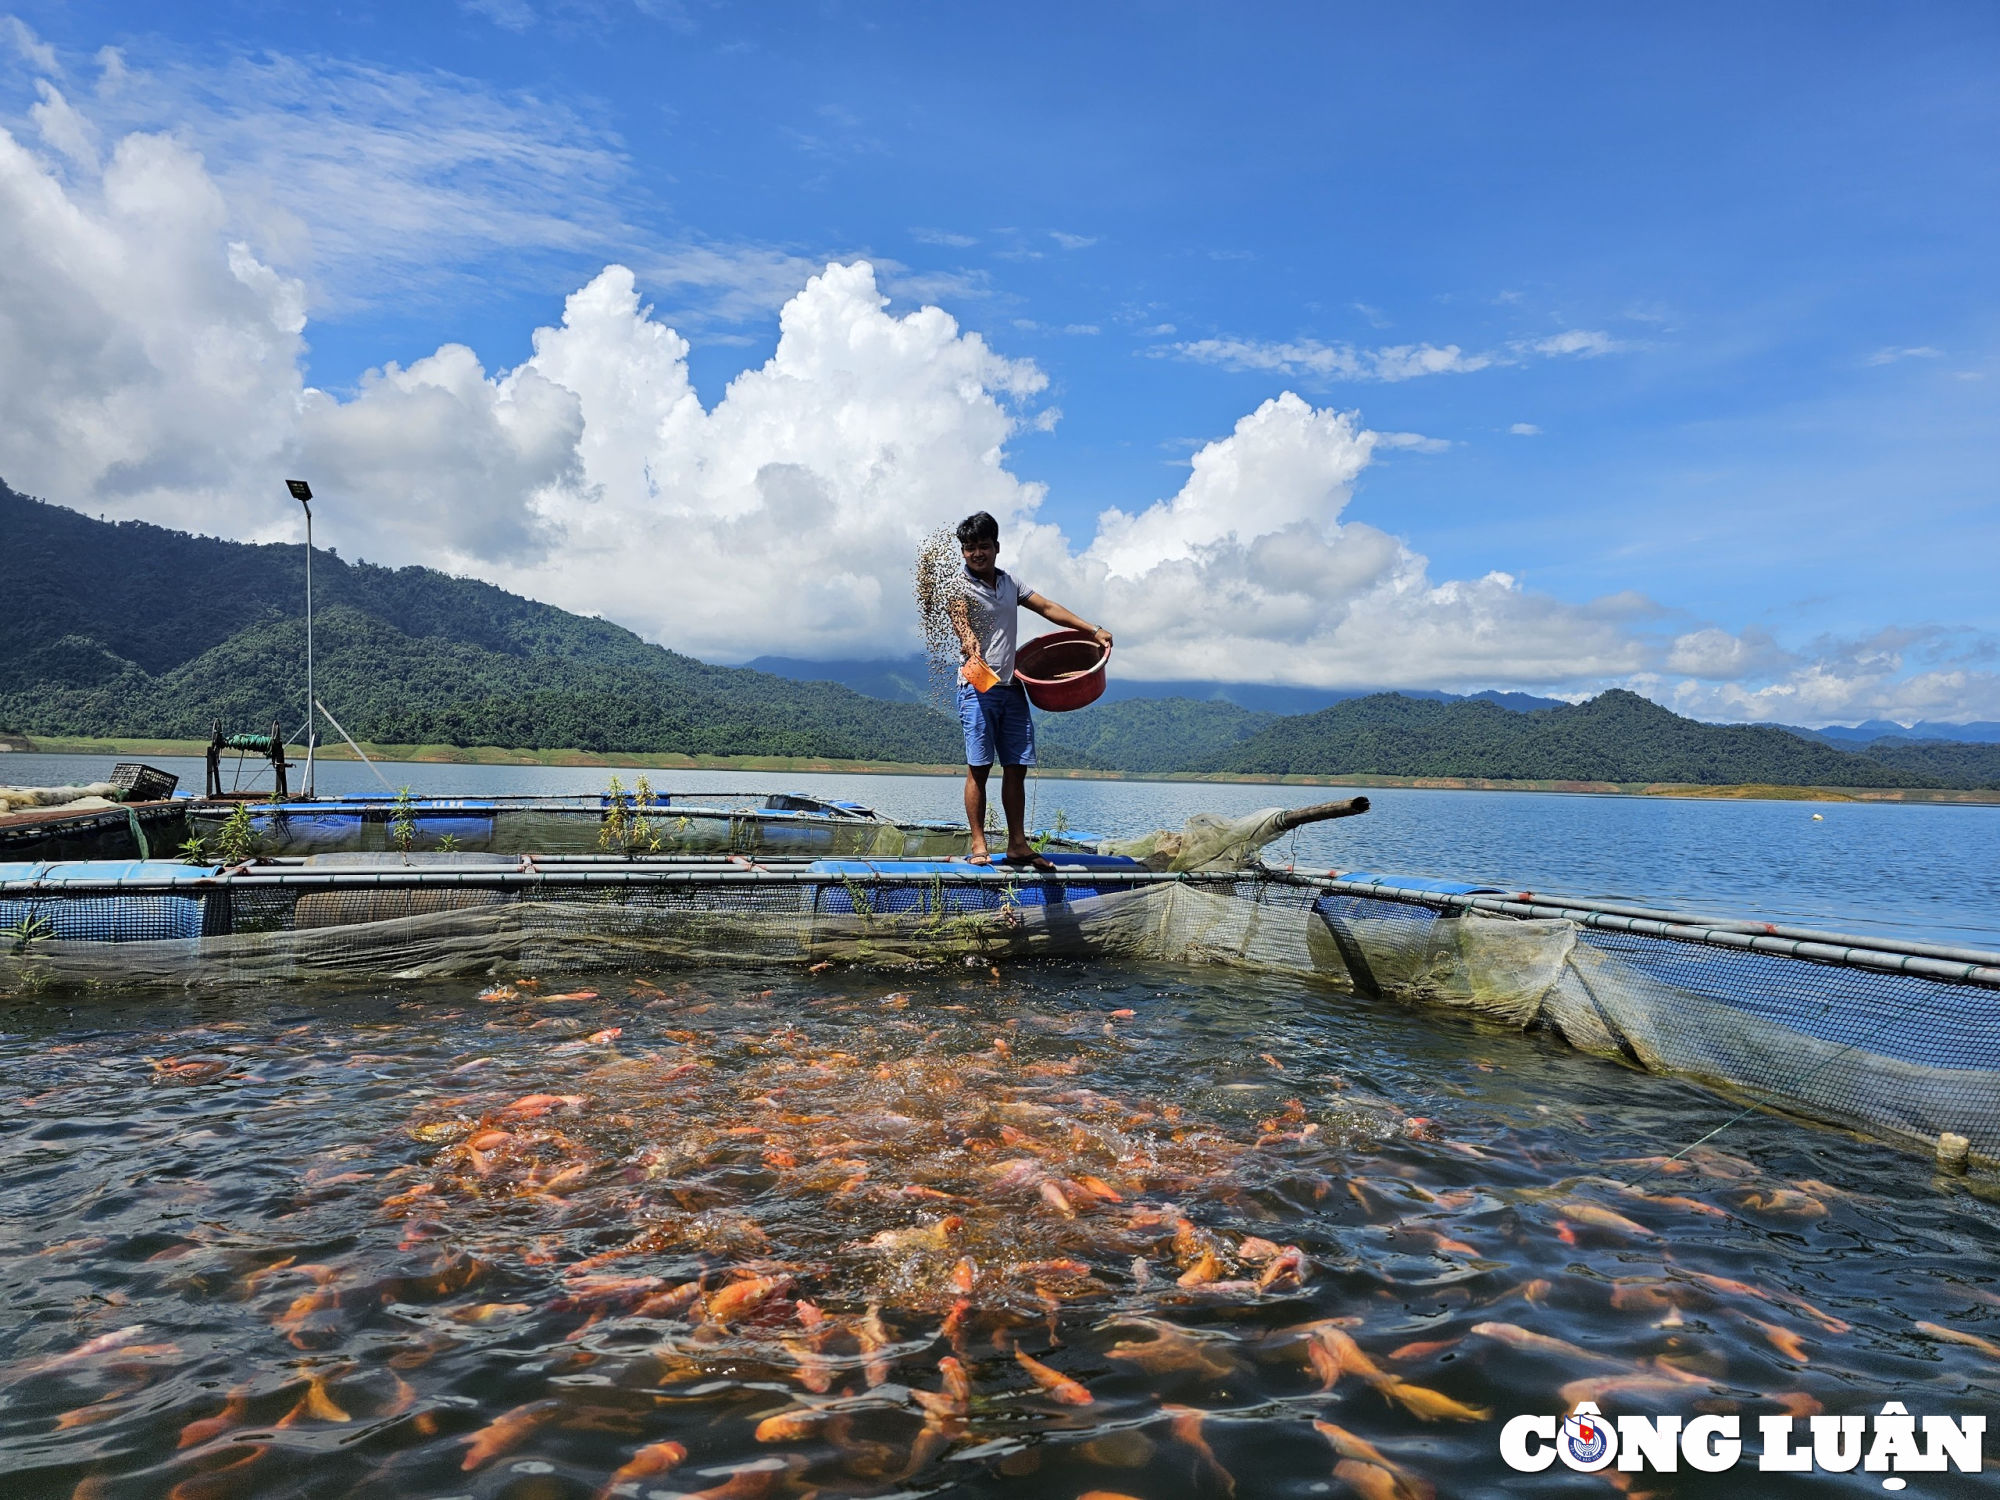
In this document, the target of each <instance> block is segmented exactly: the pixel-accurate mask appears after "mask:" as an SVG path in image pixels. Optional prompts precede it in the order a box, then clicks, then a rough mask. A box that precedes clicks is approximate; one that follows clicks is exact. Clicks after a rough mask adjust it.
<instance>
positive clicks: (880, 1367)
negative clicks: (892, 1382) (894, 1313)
mask: <svg viewBox="0 0 2000 1500" xmlns="http://www.w3.org/2000/svg"><path fill="white" fill-rule="evenodd" d="M854 1337H855V1340H856V1342H858V1343H859V1344H860V1345H861V1352H862V1353H863V1354H870V1355H873V1354H879V1353H880V1351H882V1350H884V1349H886V1348H888V1347H889V1345H890V1344H892V1343H894V1342H895V1341H894V1340H893V1339H891V1338H890V1337H889V1330H888V1329H887V1328H885V1327H884V1326H883V1325H882V1308H881V1306H880V1304H878V1303H873V1302H871V1303H870V1304H869V1305H868V1311H867V1312H865V1313H863V1314H862V1316H861V1321H860V1322H858V1323H856V1324H855V1325H854ZM863 1373H864V1374H865V1375H866V1376H867V1377H868V1385H869V1388H870V1389H871V1390H872V1389H873V1388H874V1387H876V1386H878V1385H887V1384H888V1382H889V1374H890V1364H889V1361H888V1360H886V1359H870V1360H869V1361H868V1364H867V1366H866V1368H865V1369H864V1371H863Z"/></svg>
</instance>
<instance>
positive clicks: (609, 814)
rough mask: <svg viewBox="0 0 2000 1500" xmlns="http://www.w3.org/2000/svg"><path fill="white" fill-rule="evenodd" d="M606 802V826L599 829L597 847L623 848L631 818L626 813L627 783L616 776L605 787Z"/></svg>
mask: <svg viewBox="0 0 2000 1500" xmlns="http://www.w3.org/2000/svg"><path fill="white" fill-rule="evenodd" d="M604 804H605V805H604V826H603V827H601V828H599V829H598V830H597V847H598V848H600V849H619V850H622V849H623V848H624V847H625V833H626V829H627V828H628V827H629V826H630V823H631V819H630V818H629V817H628V816H627V814H626V803H625V783H624V782H622V781H620V780H619V779H618V778H617V777H616V776H613V777H612V778H611V784H610V785H609V786H607V787H606V788H605V789H604Z"/></svg>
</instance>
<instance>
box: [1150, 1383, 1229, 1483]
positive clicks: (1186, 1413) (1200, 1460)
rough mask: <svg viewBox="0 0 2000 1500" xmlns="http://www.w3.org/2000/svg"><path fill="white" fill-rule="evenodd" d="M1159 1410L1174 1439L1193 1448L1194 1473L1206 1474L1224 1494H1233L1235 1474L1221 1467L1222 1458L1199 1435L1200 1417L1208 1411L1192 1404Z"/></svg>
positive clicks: (1164, 1407)
mask: <svg viewBox="0 0 2000 1500" xmlns="http://www.w3.org/2000/svg"><path fill="white" fill-rule="evenodd" d="M1160 1410H1161V1411H1163V1412H1165V1413H1166V1414H1167V1417H1168V1419H1169V1425H1168V1430H1169V1431H1170V1432H1172V1433H1173V1435H1174V1441H1175V1442H1177V1443H1180V1444H1182V1445H1183V1446H1185V1447H1189V1448H1192V1449H1194V1459H1195V1473H1196V1475H1197V1476H1200V1475H1202V1474H1204V1473H1205V1474H1207V1475H1208V1477H1209V1478H1210V1479H1211V1480H1213V1481H1214V1483H1215V1486H1216V1488H1218V1489H1220V1490H1221V1491H1222V1493H1223V1494H1224V1495H1231V1496H1233V1495H1234V1494H1235V1493H1236V1476H1235V1475H1234V1474H1232V1473H1230V1472H1229V1471H1228V1470H1227V1469H1225V1468H1223V1467H1222V1460H1220V1459H1219V1458H1217V1457H1216V1456H1215V1450H1214V1449H1213V1448H1211V1447H1209V1446H1208V1439H1207V1438H1205V1437H1203V1436H1202V1435H1201V1424H1202V1419H1203V1418H1205V1417H1206V1416H1207V1415H1208V1413H1207V1412H1205V1411H1197V1410H1196V1409H1195V1408H1194V1407H1192V1406H1172V1405H1168V1406H1163V1407H1161V1408H1160Z"/></svg>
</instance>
